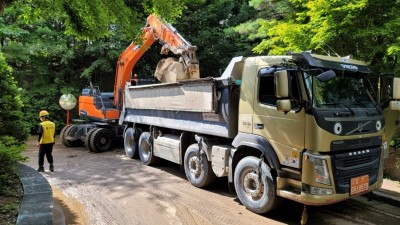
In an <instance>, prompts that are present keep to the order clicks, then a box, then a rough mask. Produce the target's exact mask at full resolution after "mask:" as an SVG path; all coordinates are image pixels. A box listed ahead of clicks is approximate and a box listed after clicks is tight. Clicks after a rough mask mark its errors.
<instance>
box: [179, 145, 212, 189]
mask: <svg viewBox="0 0 400 225" xmlns="http://www.w3.org/2000/svg"><path fill="white" fill-rule="evenodd" d="M183 163H184V168H185V174H186V177H187V179H188V180H189V182H190V183H191V184H192V185H193V186H195V187H199V188H202V187H206V186H207V185H209V184H210V183H212V182H213V181H214V180H215V178H216V176H215V174H214V173H213V171H212V168H211V163H210V162H209V161H208V160H207V156H206V154H205V153H203V154H201V155H200V154H199V145H198V144H192V145H190V146H189V147H188V148H187V150H186V153H185V158H184V162H183Z"/></svg>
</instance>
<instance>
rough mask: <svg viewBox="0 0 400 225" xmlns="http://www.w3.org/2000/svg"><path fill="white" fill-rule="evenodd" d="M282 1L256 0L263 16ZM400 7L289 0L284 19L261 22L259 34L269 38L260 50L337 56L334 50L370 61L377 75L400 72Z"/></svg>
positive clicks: (359, 0)
mask: <svg viewBox="0 0 400 225" xmlns="http://www.w3.org/2000/svg"><path fill="white" fill-rule="evenodd" d="M282 2H283V1H274V0H270V1H259V0H252V1H250V3H252V4H253V5H254V7H257V9H259V10H260V12H261V11H265V10H267V9H270V8H271V7H270V6H271V4H272V5H275V6H277V5H281V6H282ZM285 2H286V1H285ZM283 4H284V3H283ZM399 6H400V2H399V1H379V0H350V1H349V0H336V1H330V0H318V1H307V0H289V1H287V2H286V5H285V6H283V7H276V8H280V9H281V10H282V12H283V13H281V14H280V16H278V17H274V16H273V15H271V14H270V15H269V17H264V18H263V20H262V21H259V25H260V27H259V29H258V31H257V34H258V36H263V37H264V39H263V40H262V41H261V42H260V43H259V44H258V45H257V46H256V47H255V48H254V51H255V52H257V53H268V54H284V53H286V52H287V51H289V50H290V51H304V50H309V49H314V50H316V51H317V52H320V53H328V54H329V53H330V54H333V53H334V52H333V51H332V50H334V51H336V52H337V53H339V54H340V55H350V54H351V55H353V56H354V57H355V58H358V59H361V60H364V61H367V62H369V63H370V64H371V66H372V67H373V68H374V69H375V70H376V71H380V72H385V71H393V70H395V71H398V70H399V65H398V62H397V58H398V56H399V53H400V51H399V49H400V48H399V47H400V45H399V44H400V42H399V39H398V37H399V35H400V33H399V32H400V29H398V28H399V24H400V23H399V17H398V14H397V11H398V8H399ZM253 35H254V34H253Z"/></svg>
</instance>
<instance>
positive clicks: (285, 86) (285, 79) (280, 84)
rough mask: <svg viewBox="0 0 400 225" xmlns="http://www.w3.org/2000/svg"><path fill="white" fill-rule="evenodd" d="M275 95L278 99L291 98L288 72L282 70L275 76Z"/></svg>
mask: <svg viewBox="0 0 400 225" xmlns="http://www.w3.org/2000/svg"><path fill="white" fill-rule="evenodd" d="M274 75H275V76H274V82H275V95H276V97H278V98H287V97H289V95H290V93H289V88H290V87H289V84H290V83H289V74H288V72H287V70H280V71H277V72H275V74H274Z"/></svg>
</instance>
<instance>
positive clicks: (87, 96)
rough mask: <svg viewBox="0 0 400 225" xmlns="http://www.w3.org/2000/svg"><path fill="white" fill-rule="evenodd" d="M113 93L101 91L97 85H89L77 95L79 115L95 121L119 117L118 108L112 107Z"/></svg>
mask: <svg viewBox="0 0 400 225" xmlns="http://www.w3.org/2000/svg"><path fill="white" fill-rule="evenodd" d="M113 101H114V93H112V92H101V91H100V89H99V87H94V86H93V84H92V82H90V86H89V87H88V88H85V89H83V90H82V95H81V96H79V115H80V116H82V117H87V118H89V119H93V120H97V121H102V122H106V121H110V120H116V119H118V118H119V110H118V109H116V108H115V107H114V104H113Z"/></svg>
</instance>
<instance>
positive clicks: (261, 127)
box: [254, 123, 264, 129]
mask: <svg viewBox="0 0 400 225" xmlns="http://www.w3.org/2000/svg"><path fill="white" fill-rule="evenodd" d="M254 129H264V124H262V123H255V124H254Z"/></svg>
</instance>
